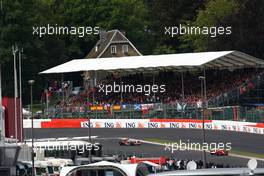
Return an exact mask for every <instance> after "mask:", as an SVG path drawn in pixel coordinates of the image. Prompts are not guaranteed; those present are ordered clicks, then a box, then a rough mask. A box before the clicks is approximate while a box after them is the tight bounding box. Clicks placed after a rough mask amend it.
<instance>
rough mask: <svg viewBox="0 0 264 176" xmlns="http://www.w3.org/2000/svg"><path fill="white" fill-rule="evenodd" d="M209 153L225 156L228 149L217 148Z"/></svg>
mask: <svg viewBox="0 0 264 176" xmlns="http://www.w3.org/2000/svg"><path fill="white" fill-rule="evenodd" d="M210 154H211V155H215V156H227V155H228V151H226V150H223V149H219V150H213V151H211V152H210Z"/></svg>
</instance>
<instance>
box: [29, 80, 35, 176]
mask: <svg viewBox="0 0 264 176" xmlns="http://www.w3.org/2000/svg"><path fill="white" fill-rule="evenodd" d="M34 83H35V81H34V80H29V81H28V84H29V86H30V106H31V147H32V150H31V159H32V176H34V175H35V172H34V168H35V165H34V156H35V154H34V126H33V124H34V123H33V122H34V121H33V85H34Z"/></svg>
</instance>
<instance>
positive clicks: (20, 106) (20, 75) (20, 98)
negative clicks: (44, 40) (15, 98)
mask: <svg viewBox="0 0 264 176" xmlns="http://www.w3.org/2000/svg"><path fill="white" fill-rule="evenodd" d="M22 53H23V48H21V49H19V52H18V62H19V63H18V65H19V116H20V129H21V130H20V140H21V141H23V140H24V139H23V138H24V136H23V109H22V108H23V106H22V65H21V57H22Z"/></svg>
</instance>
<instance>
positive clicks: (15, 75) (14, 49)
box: [12, 44, 18, 141]
mask: <svg viewBox="0 0 264 176" xmlns="http://www.w3.org/2000/svg"><path fill="white" fill-rule="evenodd" d="M12 51H13V56H14V112H15V113H14V118H15V119H14V120H15V139H16V141H17V139H18V136H17V69H16V66H17V65H16V53H17V51H18V47H17V45H16V44H15V45H13V46H12Z"/></svg>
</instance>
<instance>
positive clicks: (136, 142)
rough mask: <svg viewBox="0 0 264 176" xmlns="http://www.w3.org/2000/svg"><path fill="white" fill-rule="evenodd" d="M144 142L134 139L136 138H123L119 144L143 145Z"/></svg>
mask: <svg viewBox="0 0 264 176" xmlns="http://www.w3.org/2000/svg"><path fill="white" fill-rule="evenodd" d="M141 144H142V143H141V142H140V141H138V140H134V139H128V138H125V139H121V140H120V141H119V145H125V146H138V145H141Z"/></svg>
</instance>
